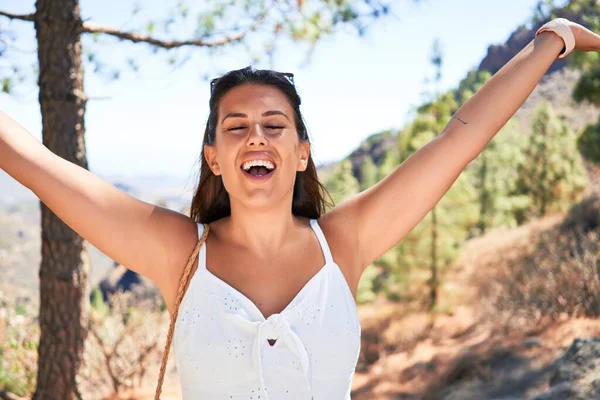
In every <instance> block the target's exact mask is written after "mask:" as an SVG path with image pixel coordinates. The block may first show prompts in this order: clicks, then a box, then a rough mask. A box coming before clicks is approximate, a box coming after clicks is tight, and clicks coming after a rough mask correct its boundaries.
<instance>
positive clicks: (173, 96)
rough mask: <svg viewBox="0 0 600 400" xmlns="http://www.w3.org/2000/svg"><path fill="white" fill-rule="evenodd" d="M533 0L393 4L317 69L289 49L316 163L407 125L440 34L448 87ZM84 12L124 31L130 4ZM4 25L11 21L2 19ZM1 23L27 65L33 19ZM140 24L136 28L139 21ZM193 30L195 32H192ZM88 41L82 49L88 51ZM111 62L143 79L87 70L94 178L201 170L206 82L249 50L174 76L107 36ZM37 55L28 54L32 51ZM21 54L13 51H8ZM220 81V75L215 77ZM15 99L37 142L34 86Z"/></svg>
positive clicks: (150, 7) (104, 48) (102, 4)
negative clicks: (132, 63)
mask: <svg viewBox="0 0 600 400" xmlns="http://www.w3.org/2000/svg"><path fill="white" fill-rule="evenodd" d="M536 2H537V1H536V0H504V1H501V2H497V1H482V0H453V1H450V0H425V1H423V3H422V4H418V5H415V4H414V3H413V2H412V1H410V0H397V1H396V2H395V3H394V4H395V5H394V7H393V11H394V14H395V15H397V16H398V18H393V17H391V18H387V19H384V20H381V21H379V23H377V24H376V25H374V27H373V28H372V29H371V30H370V31H369V32H368V34H367V35H366V36H365V37H362V38H359V37H356V36H355V35H352V34H349V33H346V32H341V33H339V34H336V35H335V36H333V37H331V38H328V39H326V40H323V41H322V42H320V43H319V44H318V45H317V48H316V51H315V53H314V54H313V56H312V60H311V62H310V63H309V64H308V65H306V66H302V65H301V64H302V62H301V59H302V57H301V56H302V55H303V54H305V52H304V51H303V50H302V49H301V48H300V47H298V46H294V45H291V44H290V45H286V46H285V47H282V48H281V50H282V51H281V53H279V56H278V57H276V59H275V60H274V62H273V64H272V65H269V64H267V63H266V62H263V63H262V64H260V63H259V64H254V66H255V67H257V68H275V69H277V70H280V71H288V72H294V74H295V77H296V78H295V79H296V86H297V88H298V91H299V93H300V96H301V97H302V103H303V104H302V107H301V109H302V111H303V113H304V118H305V119H306V121H307V125H308V129H309V134H310V135H311V137H312V144H313V156H314V157H315V161H316V162H317V164H319V163H323V162H328V161H333V160H337V159H340V158H342V157H344V156H346V155H347V154H348V153H349V152H351V151H352V150H353V149H354V148H356V147H357V146H358V145H359V144H360V142H361V141H362V140H363V139H364V138H366V137H367V136H369V135H371V134H372V133H375V132H378V131H381V130H384V129H389V128H399V127H401V126H402V125H403V124H404V123H405V122H406V121H407V118H409V115H410V110H411V109H412V107H414V106H416V105H418V104H419V103H420V102H421V100H422V97H421V93H422V91H423V89H424V80H425V79H426V78H428V77H430V76H431V75H432V73H433V71H432V69H431V67H430V64H429V57H430V53H431V47H432V44H433V41H434V40H435V38H436V37H438V38H439V39H440V41H441V44H442V47H443V51H444V56H445V59H444V67H443V83H442V86H443V88H450V87H453V86H455V85H456V84H457V83H458V81H459V80H460V79H461V78H463V77H464V75H465V74H466V72H467V71H468V70H469V69H471V68H473V67H475V66H477V65H478V64H479V61H480V60H481V59H482V57H483V56H484V55H485V53H486V50H487V47H488V45H490V44H495V43H501V42H503V41H505V40H506V39H507V37H508V35H509V34H510V32H511V31H512V30H514V29H515V28H516V27H517V26H518V25H520V24H522V23H524V22H526V21H527V20H528V19H529V17H530V16H531V14H532V9H533V7H534V5H535V3H536ZM164 3H165V2H159V1H155V0H152V1H145V2H143V4H144V7H145V8H144V12H142V14H141V15H140V17H139V19H138V20H137V21H140V23H141V21H144V20H146V18H154V19H160V15H161V13H164V11H165V10H166V9H167V7H166V6H164V7H163V6H162V4H164ZM81 4H82V15H83V16H84V17H85V18H89V19H90V20H91V21H92V22H95V23H100V24H106V25H111V26H114V27H121V26H123V25H124V24H125V27H126V28H127V27H134V26H137V25H136V24H135V22H134V23H133V24H131V25H128V24H127V21H128V20H129V15H130V10H131V9H132V4H133V2H131V1H119V0H105V1H90V0H82V1H81ZM0 9H2V10H5V11H9V12H14V13H26V12H32V11H33V9H34V2H33V1H22V0H0ZM0 18H3V17H0ZM0 24H1V25H0V27H2V28H9V29H10V30H12V31H14V32H16V33H17V35H18V37H19V40H18V42H17V45H18V46H19V48H20V49H21V50H22V51H25V52H22V53H20V54H19V57H20V58H21V59H22V60H28V57H29V58H31V60H33V57H34V56H35V53H34V51H35V36H34V31H33V26H32V24H30V23H26V22H20V21H14V22H8V21H7V20H6V19H5V18H3V20H2V21H0ZM138 25H139V23H138ZM189 29H193V27H192V26H191V25H190V27H189ZM90 42H91V41H90V40H86V41H85V42H84V46H85V45H89V47H91V45H90ZM93 46H94V49H95V52H96V54H97V56H98V57H99V58H100V59H103V60H104V61H105V62H108V63H110V62H113V61H114V62H115V63H116V64H119V63H122V62H123V60H124V59H125V58H126V57H127V56H129V55H133V56H135V58H136V60H137V61H138V62H139V64H140V65H142V69H141V72H139V73H133V72H128V71H127V70H125V71H124V73H123V74H122V77H121V79H119V80H117V81H114V82H111V81H107V80H106V79H104V78H102V77H100V76H98V75H97V74H94V73H92V72H91V71H86V78H85V90H86V93H87V94H88V96H90V98H91V100H90V101H89V103H88V107H87V113H86V129H87V133H86V146H87V151H88V160H89V165H90V170H92V171H93V172H96V173H99V174H119V175H139V174H141V175H157V174H170V175H177V176H187V175H188V174H189V173H190V171H192V170H193V169H195V168H197V164H196V160H197V158H198V156H199V154H200V148H201V140H202V133H203V129H204V123H205V121H206V117H207V115H208V99H209V84H208V82H206V81H204V80H202V79H201V76H203V75H204V74H210V73H211V72H212V71H214V70H215V68H217V69H221V70H229V69H236V68H241V67H243V66H246V65H248V64H249V63H250V59H249V57H248V55H247V53H246V52H242V51H235V52H230V53H228V54H222V55H217V56H213V57H212V58H208V57H206V56H202V54H203V53H200V52H198V54H199V55H200V56H198V57H195V58H194V59H193V60H192V61H190V62H188V63H186V64H185V65H184V66H183V67H181V68H179V69H176V70H172V68H170V67H168V65H167V63H166V62H164V61H163V60H165V57H156V56H152V55H151V54H150V52H148V51H147V46H145V45H141V46H139V45H137V46H136V45H131V44H127V43H123V42H120V41H118V40H113V39H110V38H107V39H103V40H102V41H101V43H96V44H94V45H93ZM27 51H29V52H30V53H27ZM12 56H13V57H14V54H12ZM211 77H212V76H211ZM17 92H18V94H17V96H16V97H12V96H8V95H6V94H0V109H2V110H3V111H4V112H6V113H7V114H9V115H10V116H11V117H12V118H14V119H16V120H17V121H18V122H20V123H21V124H22V125H24V126H25V127H26V128H27V129H28V130H29V131H30V132H32V133H33V134H34V136H36V137H37V138H38V139H39V140H41V116H40V110H39V105H38V102H37V88H36V86H35V79H34V80H33V81H31V82H29V83H28V84H26V85H24V86H21V87H19V88H18V91H17Z"/></svg>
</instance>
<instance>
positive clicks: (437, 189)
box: [323, 23, 600, 279]
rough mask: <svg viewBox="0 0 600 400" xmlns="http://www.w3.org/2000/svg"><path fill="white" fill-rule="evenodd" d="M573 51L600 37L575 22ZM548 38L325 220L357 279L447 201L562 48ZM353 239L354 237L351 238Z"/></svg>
mask: <svg viewBox="0 0 600 400" xmlns="http://www.w3.org/2000/svg"><path fill="white" fill-rule="evenodd" d="M569 27H570V28H571V31H572V32H573V33H574V36H575V39H576V44H575V48H576V49H579V50H582V51H598V50H600V36H598V35H597V34H594V33H593V32H591V31H589V30H587V29H586V28H584V27H582V26H581V25H578V24H574V23H569ZM563 45H564V42H563V40H562V39H561V38H560V37H559V36H558V35H557V34H555V33H554V32H542V33H541V34H540V35H539V36H537V37H536V38H535V39H534V40H532V41H531V42H530V43H529V44H528V45H527V46H525V48H523V49H522V50H521V51H520V52H519V53H518V54H517V55H516V56H514V57H513V58H512V59H511V60H510V61H509V62H508V63H507V64H506V65H504V66H503V67H502V69H500V70H499V71H498V72H497V73H496V74H495V75H494V76H493V77H492V78H491V79H490V80H489V81H488V82H487V83H486V84H485V85H484V86H483V87H482V88H481V89H480V90H479V91H478V92H477V93H476V94H475V95H473V96H472V97H471V98H470V99H469V100H468V101H467V102H466V103H465V104H464V105H463V106H462V107H461V108H460V109H459V110H458V111H457V112H456V114H455V115H454V116H453V118H452V119H451V120H450V122H449V123H448V124H447V125H446V127H445V128H444V129H443V131H442V132H441V133H440V134H439V135H438V136H437V137H436V138H434V139H433V140H431V141H430V142H429V143H427V144H426V145H425V146H423V147H421V148H420V149H419V150H418V151H416V152H414V153H413V154H412V155H411V156H410V157H408V158H407V159H406V160H405V161H404V162H403V163H402V164H401V165H399V166H398V167H397V168H396V169H395V170H394V171H392V172H391V173H390V174H389V175H388V176H387V177H386V178H385V179H383V180H382V181H380V182H379V183H377V184H376V185H374V186H373V187H371V188H369V189H367V190H365V191H363V192H361V193H359V194H357V195H356V196H355V197H353V198H351V199H349V200H347V201H346V202H344V203H342V204H340V205H339V206H338V207H336V208H334V209H333V210H332V211H331V212H330V213H329V214H328V215H326V216H325V217H324V218H323V219H324V220H327V221H328V222H327V223H325V221H324V225H330V226H332V227H335V228H331V229H332V230H334V229H341V230H340V231H339V234H340V235H344V236H345V237H346V242H348V243H347V244H348V246H346V249H353V250H352V251H353V252H354V254H353V257H352V258H353V259H354V260H356V261H355V262H353V264H354V265H353V267H352V268H353V273H354V274H355V277H354V278H355V279H356V278H357V277H359V276H360V274H361V273H362V271H363V270H364V268H366V267H367V266H368V265H369V264H370V263H371V262H373V261H374V260H376V259H377V258H379V257H380V256H381V255H382V254H384V253H385V252H386V251H388V250H389V249H391V248H392V247H393V246H394V245H396V244H397V243H398V242H399V241H400V240H401V239H402V238H404V237H405V236H406V235H407V234H408V233H409V232H410V231H411V230H412V229H413V228H414V227H415V226H416V225H417V224H418V223H419V222H420V221H421V220H422V219H423V218H424V217H425V215H427V213H428V212H429V211H430V210H431V209H432V208H433V207H434V205H435V204H436V203H437V202H438V201H439V200H440V199H441V198H442V197H443V196H444V194H445V193H446V192H447V191H448V189H449V188H450V187H451V186H452V184H453V183H454V182H455V181H456V179H457V178H458V176H459V175H460V173H461V172H462V171H463V169H464V168H465V167H466V166H467V165H468V164H469V163H470V162H471V161H472V160H473V159H474V158H476V157H477V155H478V154H479V153H480V152H481V151H482V150H483V148H484V147H485V146H486V144H487V143H489V142H490V140H492V138H493V137H494V135H495V134H496V133H497V132H498V131H499V130H500V128H502V126H503V125H504V124H505V123H506V122H507V121H508V120H509V119H510V117H511V116H512V115H513V114H514V113H515V112H516V111H517V110H518V109H519V107H520V106H521V105H522V104H523V102H524V101H525V100H526V99H527V97H528V96H529V95H530V94H531V92H532V91H533V89H534V88H535V86H536V85H537V83H538V82H539V80H540V79H541V78H542V76H543V75H544V74H545V72H546V71H547V70H548V68H549V67H550V65H551V64H552V63H553V61H554V60H555V59H556V58H557V56H558V55H559V53H560V52H561V50H562V49H563ZM348 232H352V235H354V236H349V234H348Z"/></svg>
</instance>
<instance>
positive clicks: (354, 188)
mask: <svg viewBox="0 0 600 400" xmlns="http://www.w3.org/2000/svg"><path fill="white" fill-rule="evenodd" d="M325 187H326V188H327V190H328V191H329V193H330V194H331V197H332V198H333V201H334V202H335V203H336V204H338V203H340V202H341V201H342V200H343V199H345V198H347V197H349V196H351V195H353V194H356V193H358V192H359V190H360V185H359V183H358V180H357V179H356V178H355V177H354V175H353V174H352V163H351V162H350V160H348V159H346V160H343V161H342V162H340V163H339V164H338V165H336V167H335V169H334V171H333V172H332V173H331V174H330V175H329V177H328V179H327V181H326V182H325Z"/></svg>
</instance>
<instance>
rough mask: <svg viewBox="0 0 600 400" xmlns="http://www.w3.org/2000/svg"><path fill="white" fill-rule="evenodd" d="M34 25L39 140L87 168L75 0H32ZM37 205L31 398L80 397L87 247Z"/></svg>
mask: <svg viewBox="0 0 600 400" xmlns="http://www.w3.org/2000/svg"><path fill="white" fill-rule="evenodd" d="M34 23H35V30H36V37H37V42H38V61H39V71H40V72H39V81H38V84H39V90H40V91H39V101H40V107H41V112H42V136H43V143H44V145H45V146H46V147H47V148H48V149H50V150H51V151H52V152H54V153H56V154H57V155H59V156H61V157H63V158H64V159H66V160H68V161H70V162H73V163H75V164H77V165H80V166H81V167H83V168H86V169H87V159H86V151H85V141H84V132H85V129H84V114H85V105H86V98H85V96H84V93H83V67H82V61H81V26H82V23H81V17H80V11H79V0H37V2H36V12H35V17H34ZM64 201H69V199H64ZM40 207H41V212H42V248H41V252H42V261H41V265H40V272H39V276H40V317H39V318H40V329H41V337H40V344H39V349H38V354H39V359H38V374H37V388H36V391H35V394H34V397H33V398H34V399H45V400H46V399H61V400H65V399H66V400H71V399H80V398H81V395H80V393H79V389H78V384H77V374H78V371H79V369H80V367H81V364H82V357H83V348H84V347H83V346H84V342H85V339H86V337H87V326H88V310H89V302H88V297H89V296H88V293H89V288H88V273H89V262H88V256H87V250H86V247H85V243H84V240H83V238H81V237H80V236H79V235H78V234H77V233H75V232H74V231H73V230H72V229H71V228H69V227H68V226H67V225H66V224H65V223H64V222H62V220H60V219H59V218H58V217H57V216H56V215H55V214H54V213H53V212H52V211H51V210H50V209H49V208H48V207H46V205H45V204H43V203H42V202H40Z"/></svg>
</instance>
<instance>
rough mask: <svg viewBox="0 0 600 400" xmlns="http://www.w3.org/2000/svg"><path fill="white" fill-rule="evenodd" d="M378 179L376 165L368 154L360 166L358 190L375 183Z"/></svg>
mask: <svg viewBox="0 0 600 400" xmlns="http://www.w3.org/2000/svg"><path fill="white" fill-rule="evenodd" d="M377 180H378V170H377V166H376V165H375V163H374V162H373V159H372V158H371V157H369V156H367V157H366V158H365V160H364V161H363V164H362V165H361V167H360V190H365V189H368V188H370V187H371V186H373V185H375V184H376V183H377Z"/></svg>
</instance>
